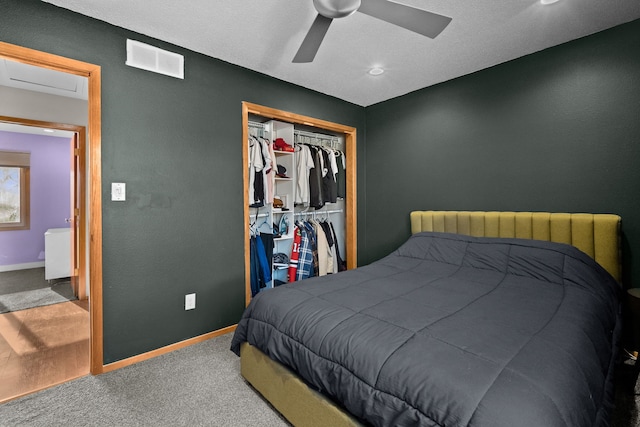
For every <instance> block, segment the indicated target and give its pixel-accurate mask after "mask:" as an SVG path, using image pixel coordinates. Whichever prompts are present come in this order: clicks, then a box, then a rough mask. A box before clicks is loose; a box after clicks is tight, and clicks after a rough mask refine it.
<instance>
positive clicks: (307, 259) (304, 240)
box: [296, 223, 315, 280]
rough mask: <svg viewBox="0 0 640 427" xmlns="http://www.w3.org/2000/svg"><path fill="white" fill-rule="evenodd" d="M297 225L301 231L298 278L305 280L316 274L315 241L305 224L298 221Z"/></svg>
mask: <svg viewBox="0 0 640 427" xmlns="http://www.w3.org/2000/svg"><path fill="white" fill-rule="evenodd" d="M296 227H297V229H298V230H299V232H300V250H299V256H298V270H297V271H296V280H304V279H308V278H310V277H313V276H314V275H315V272H314V270H313V241H312V237H311V236H310V235H309V232H308V231H307V230H306V228H305V227H304V225H303V224H301V223H297V224H296Z"/></svg>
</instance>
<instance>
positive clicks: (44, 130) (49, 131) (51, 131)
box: [42, 129, 55, 133]
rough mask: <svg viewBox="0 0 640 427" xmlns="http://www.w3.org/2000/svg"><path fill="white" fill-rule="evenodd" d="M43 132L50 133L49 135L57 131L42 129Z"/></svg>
mask: <svg viewBox="0 0 640 427" xmlns="http://www.w3.org/2000/svg"><path fill="white" fill-rule="evenodd" d="M42 131H43V132H48V133H54V132H55V130H53V129H42Z"/></svg>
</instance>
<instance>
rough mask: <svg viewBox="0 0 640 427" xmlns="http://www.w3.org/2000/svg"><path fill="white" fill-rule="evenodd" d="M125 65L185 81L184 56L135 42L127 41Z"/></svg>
mask: <svg viewBox="0 0 640 427" xmlns="http://www.w3.org/2000/svg"><path fill="white" fill-rule="evenodd" d="M125 64H127V65H128V66H130V67H136V68H141V69H143V70H147V71H152V72H154V73H160V74H165V75H167V76H171V77H176V78H179V79H184V56H182V55H179V54H177V53H173V52H168V51H166V50H162V49H160V48H157V47H155V46H151V45H148V44H145V43H141V42H138V41H135V40H129V39H127V62H125Z"/></svg>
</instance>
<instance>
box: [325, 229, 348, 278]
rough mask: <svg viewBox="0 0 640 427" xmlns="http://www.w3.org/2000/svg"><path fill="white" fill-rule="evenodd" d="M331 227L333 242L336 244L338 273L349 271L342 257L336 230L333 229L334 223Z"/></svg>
mask: <svg viewBox="0 0 640 427" xmlns="http://www.w3.org/2000/svg"><path fill="white" fill-rule="evenodd" d="M329 227H330V228H331V234H332V235H333V240H334V242H336V245H335V246H336V261H337V263H338V272H340V271H346V270H347V263H346V262H345V261H344V260H343V259H342V256H340V245H339V244H338V238H337V237H336V230H335V228H334V227H333V223H332V222H329Z"/></svg>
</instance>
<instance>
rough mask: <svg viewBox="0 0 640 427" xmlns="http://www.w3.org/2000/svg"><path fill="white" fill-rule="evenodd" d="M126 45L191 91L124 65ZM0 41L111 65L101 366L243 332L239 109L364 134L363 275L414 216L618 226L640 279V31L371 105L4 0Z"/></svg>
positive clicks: (106, 79)
mask: <svg viewBox="0 0 640 427" xmlns="http://www.w3.org/2000/svg"><path fill="white" fill-rule="evenodd" d="M127 38H132V39H135V40H139V41H142V42H147V43H150V44H153V45H155V46H158V47H160V48H165V49H167V50H170V51H174V52H177V53H180V54H182V55H184V56H185V65H186V76H185V79H184V80H178V79H173V78H171V77H166V76H161V75H157V74H153V73H149V72H145V71H142V70H138V69H134V68H130V67H127V66H125V65H124V62H125V56H126V52H125V41H126V39H127ZM0 40H2V41H4V42H8V43H13V44H16V45H20V46H25V47H29V48H32V49H38V50H42V51H45V52H49V53H54V54H58V55H62V56H66V57H70V58H75V59H79V60H81V61H85V62H90V63H94V64H98V65H100V66H101V67H102V174H103V177H102V178H103V182H102V184H103V240H104V245H103V254H104V257H103V268H104V286H103V292H104V321H105V325H104V337H105V346H104V349H105V358H104V361H105V363H109V362H113V361H116V360H120V359H123V358H126V357H129V356H133V355H136V354H139V353H143V352H146V351H149V350H153V349H156V348H159V347H162V346H165V345H168V344H171V343H174V342H177V341H180V340H183V339H186V338H190V337H193V336H197V335H200V334H203V333H207V332H210V331H212V330H216V329H219V328H222V327H225V326H228V325H231V324H234V323H236V322H237V320H238V318H239V316H240V314H241V312H242V309H243V307H244V277H243V274H244V266H243V242H242V235H243V231H242V227H243V222H242V192H243V188H242V167H243V165H242V162H241V142H242V141H241V131H242V124H241V101H249V102H254V103H257V104H262V105H267V106H270V107H274V108H279V109H282V110H286V111H292V112H295V113H299V114H304V115H308V116H312V117H317V118H320V119H324V120H329V121H334V122H338V123H341V124H345V125H350V126H354V127H356V128H357V129H358V162H359V165H358V190H359V192H358V208H359V209H358V210H359V213H358V236H359V237H358V240H359V241H358V250H359V254H358V255H359V256H358V258H359V262H360V264H362V263H364V262H368V261H371V260H374V259H376V258H378V257H380V256H382V255H384V254H386V253H388V252H389V251H391V250H393V249H395V247H397V246H398V245H399V244H400V243H401V242H402V241H404V240H405V238H406V237H407V236H408V234H409V223H408V212H409V211H411V210H413V209H477V210H494V209H495V210H549V211H572V212H578V211H588V212H615V213H618V214H620V215H622V217H623V222H624V225H623V228H624V233H625V258H626V260H627V261H628V266H630V267H629V268H627V270H626V273H627V278H634V279H635V282H637V281H640V271H638V269H639V268H640V261H637V260H635V263H634V257H633V254H634V251H637V250H638V249H637V247H638V245H639V244H640V197H638V195H640V168H638V165H640V162H639V160H640V144H639V142H638V141H639V140H640V138H639V137H640V120H639V117H640V80H639V77H638V76H640V54H639V53H638V52H640V22H638V21H636V22H633V23H630V24H627V25H623V26H620V27H617V28H614V29H612V30H609V31H605V32H602V33H599V34H596V35H593V36H590V37H587V38H584V39H581V40H578V41H575V42H572V43H568V44H566V45H562V46H559V47H556V48H553V49H549V50H546V51H543V52H540V53H537V54H534V55H530V56H527V57H524V58H521V59H518V60H515V61H512V62H509V63H506V64H502V65H499V66H496V67H493V68H491V69H488V70H484V71H481V72H478V73H475V74H473V75H469V76H465V77H462V78H459V79H456V80H453V81H450V82H447V83H443V84H440V85H437V86H434V87H431V88H427V89H424V90H421V91H418V92H415V93H412V94H409V95H406V96H403V97H400V98H397V99H394V100H391V101H387V102H384V103H381V104H377V105H375V106H372V107H369V108H366V109H365V108H361V107H358V106H355V105H353V104H349V103H346V102H343V101H340V100H337V99H335V98H332V97H329V96H325V95H322V94H319V93H316V92H313V91H309V90H306V89H303V88H300V87H297V86H294V85H291V84H288V83H285V82H282V81H279V80H276V79H273V78H270V77H267V76H264V75H262V74H259V73H254V72H251V71H248V70H245V69H242V68H239V67H236V66H233V65H230V64H227V63H224V62H221V61H218V60H215V59H212V58H209V57H206V56H203V55H200V54H197V53H194V52H191V51H188V50H185V49H181V48H179V47H176V46H173V45H170V44H168V43H165V42H162V41H158V40H153V39H149V38H147V37H144V36H141V35H138V34H135V33H131V32H129V31H126V30H124V29H121V28H118V27H114V26H111V25H108V24H106V23H103V22H100V21H96V20H93V19H90V18H87V17H84V16H81V15H78V14H75V13H72V12H69V11H66V10H64V9H59V8H57V7H54V6H51V5H49V4H46V3H43V2H40V1H37V0H3V2H2V13H0ZM365 135H366V144H365ZM365 145H366V150H365ZM365 165H366V167H365ZM111 182H126V183H127V195H128V201H127V202H125V203H116V202H111V201H110V200H109V195H110V184H111ZM636 286H640V284H639V283H636ZM191 292H195V293H196V294H197V309H196V310H193V311H188V312H185V311H184V309H183V302H184V295H185V294H186V293H191Z"/></svg>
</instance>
